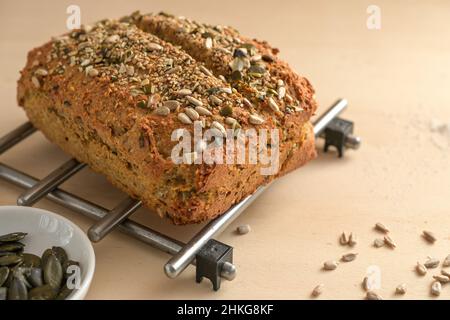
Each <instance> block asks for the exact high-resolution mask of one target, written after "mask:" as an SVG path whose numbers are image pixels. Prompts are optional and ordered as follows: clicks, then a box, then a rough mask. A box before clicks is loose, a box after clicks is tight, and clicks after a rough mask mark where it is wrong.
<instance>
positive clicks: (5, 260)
mask: <svg viewBox="0 0 450 320" xmlns="http://www.w3.org/2000/svg"><path fill="white" fill-rule="evenodd" d="M22 261H23V258H22V257H21V256H19V255H16V254H14V253H10V254H7V255H4V256H2V257H0V267H4V266H11V265H15V264H18V263H20V262H22Z"/></svg>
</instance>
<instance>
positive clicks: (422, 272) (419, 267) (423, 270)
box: [416, 262, 427, 276]
mask: <svg viewBox="0 0 450 320" xmlns="http://www.w3.org/2000/svg"><path fill="white" fill-rule="evenodd" d="M416 271H417V273H418V274H419V275H421V276H424V275H426V274H427V268H426V267H425V266H424V265H423V264H422V263H420V262H417V265H416Z"/></svg>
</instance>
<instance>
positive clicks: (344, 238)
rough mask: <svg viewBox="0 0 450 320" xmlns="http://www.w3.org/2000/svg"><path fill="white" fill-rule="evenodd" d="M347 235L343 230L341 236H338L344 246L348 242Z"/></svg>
mask: <svg viewBox="0 0 450 320" xmlns="http://www.w3.org/2000/svg"><path fill="white" fill-rule="evenodd" d="M348 238H349V237H348V235H347V233H346V232H345V231H344V232H342V233H341V236H340V237H339V243H340V244H341V245H343V246H346V245H347V244H348V240H349V239H348Z"/></svg>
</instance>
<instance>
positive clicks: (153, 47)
mask: <svg viewBox="0 0 450 320" xmlns="http://www.w3.org/2000/svg"><path fill="white" fill-rule="evenodd" d="M162 49H163V47H162V46H160V45H159V44H157V43H154V42H151V43H149V44H148V45H147V50H149V51H161V50H162Z"/></svg>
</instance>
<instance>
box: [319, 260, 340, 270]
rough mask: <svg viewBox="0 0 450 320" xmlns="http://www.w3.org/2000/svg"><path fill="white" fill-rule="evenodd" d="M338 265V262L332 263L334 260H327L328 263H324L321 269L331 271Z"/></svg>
mask: <svg viewBox="0 0 450 320" xmlns="http://www.w3.org/2000/svg"><path fill="white" fill-rule="evenodd" d="M338 265H339V262H337V261H334V260H328V261H325V262H324V264H323V269H324V270H328V271H331V270H334V269H336V268H337V267H338Z"/></svg>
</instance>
